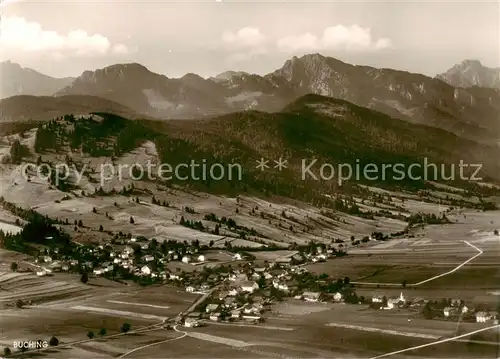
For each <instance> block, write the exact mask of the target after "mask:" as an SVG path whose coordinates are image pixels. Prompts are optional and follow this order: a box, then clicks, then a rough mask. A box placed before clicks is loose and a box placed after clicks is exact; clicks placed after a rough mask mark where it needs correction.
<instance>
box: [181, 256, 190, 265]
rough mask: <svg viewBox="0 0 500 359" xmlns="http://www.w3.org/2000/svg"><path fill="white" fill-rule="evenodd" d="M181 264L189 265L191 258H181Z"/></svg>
mask: <svg viewBox="0 0 500 359" xmlns="http://www.w3.org/2000/svg"><path fill="white" fill-rule="evenodd" d="M182 262H183V263H189V262H191V257H189V256H184V257H182Z"/></svg>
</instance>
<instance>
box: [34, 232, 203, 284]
mask: <svg viewBox="0 0 500 359" xmlns="http://www.w3.org/2000/svg"><path fill="white" fill-rule="evenodd" d="M141 242H142V243H141ZM133 245H138V246H139V245H140V248H141V250H142V251H143V252H144V254H143V255H142V256H141V257H140V258H137V257H136V256H135V255H134V253H135V250H134V248H133V247H132V246H133ZM149 246H150V242H148V241H147V240H142V241H139V240H137V239H136V238H130V239H129V240H128V244H127V245H125V246H124V247H123V249H121V250H119V249H113V248H112V247H110V246H109V245H99V246H97V247H90V246H81V247H80V248H79V253H78V254H79V256H81V257H87V258H95V259H102V258H106V260H105V261H102V262H100V263H99V264H98V265H95V264H94V262H95V260H94V261H92V260H85V261H81V262H79V261H78V260H77V259H70V258H64V259H62V260H55V258H61V256H60V255H59V254H58V251H57V249H56V250H54V251H53V252H52V253H51V254H50V255H42V256H40V257H39V258H38V259H37V260H36V262H37V263H40V264H42V265H41V266H39V269H38V270H37V272H36V274H37V275H39V276H44V275H47V274H50V273H51V272H56V271H69V270H70V269H71V268H72V267H74V268H78V267H79V266H83V267H86V268H88V269H90V270H91V271H92V273H93V274H94V275H96V276H99V275H105V274H106V273H108V272H112V271H113V270H115V269H118V268H121V269H124V270H127V271H129V272H130V273H132V274H133V275H135V276H140V277H144V276H147V277H151V278H161V279H175V278H177V277H178V276H175V275H174V276H173V278H171V275H170V273H168V272H167V271H165V270H158V269H157V267H158V266H157V264H158V263H161V264H165V263H167V262H170V261H182V262H183V263H189V264H192V265H199V264H203V263H205V261H206V260H205V256H204V255H201V254H198V253H197V249H194V248H190V249H189V250H188V252H187V254H185V255H180V254H179V253H177V252H176V251H174V250H169V251H168V254H166V255H163V254H160V253H159V252H158V251H152V250H149V249H150V247H149Z"/></svg>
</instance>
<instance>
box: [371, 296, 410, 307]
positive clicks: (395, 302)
mask: <svg viewBox="0 0 500 359" xmlns="http://www.w3.org/2000/svg"><path fill="white" fill-rule="evenodd" d="M384 302H385V303H384ZM372 303H377V304H380V309H394V308H395V307H399V306H402V305H405V304H406V298H405V297H404V295H403V293H402V292H401V294H400V295H399V297H391V298H385V297H383V296H380V295H376V296H373V297H372Z"/></svg>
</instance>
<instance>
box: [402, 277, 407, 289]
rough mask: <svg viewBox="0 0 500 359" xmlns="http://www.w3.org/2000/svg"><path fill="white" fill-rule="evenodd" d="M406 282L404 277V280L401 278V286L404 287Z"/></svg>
mask: <svg viewBox="0 0 500 359" xmlns="http://www.w3.org/2000/svg"><path fill="white" fill-rule="evenodd" d="M406 283H407V282H406V279H404V280H403V282H402V283H401V286H402V287H403V288H406Z"/></svg>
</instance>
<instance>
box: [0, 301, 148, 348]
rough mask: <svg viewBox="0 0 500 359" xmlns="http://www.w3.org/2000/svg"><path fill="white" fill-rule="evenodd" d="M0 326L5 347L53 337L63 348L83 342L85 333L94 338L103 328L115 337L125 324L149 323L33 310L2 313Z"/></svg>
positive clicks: (134, 319) (93, 314) (129, 319)
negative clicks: (68, 344) (74, 342)
mask: <svg viewBox="0 0 500 359" xmlns="http://www.w3.org/2000/svg"><path fill="white" fill-rule="evenodd" d="M0 322H1V328H2V329H3V337H4V338H3V339H2V343H5V344H6V343H9V345H11V344H12V341H14V340H36V339H38V338H42V339H45V340H49V339H50V338H51V337H52V336H53V335H55V336H56V337H57V338H59V341H60V343H61V344H63V343H68V342H72V341H75V340H85V339H86V338H87V337H86V336H87V333H88V332H89V331H94V333H96V334H97V333H98V331H99V330H100V329H101V328H106V329H107V332H108V334H117V333H119V332H120V327H121V325H122V324H123V323H125V322H128V323H130V324H131V326H132V330H133V329H134V328H138V327H141V326H146V325H150V324H151V321H145V320H142V319H140V318H123V317H114V316H103V315H102V314H100V313H90V312H83V311H81V312H80V311H61V310H58V309H50V308H37V307H31V308H28V309H12V310H3V311H2V316H1V319H0Z"/></svg>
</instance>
